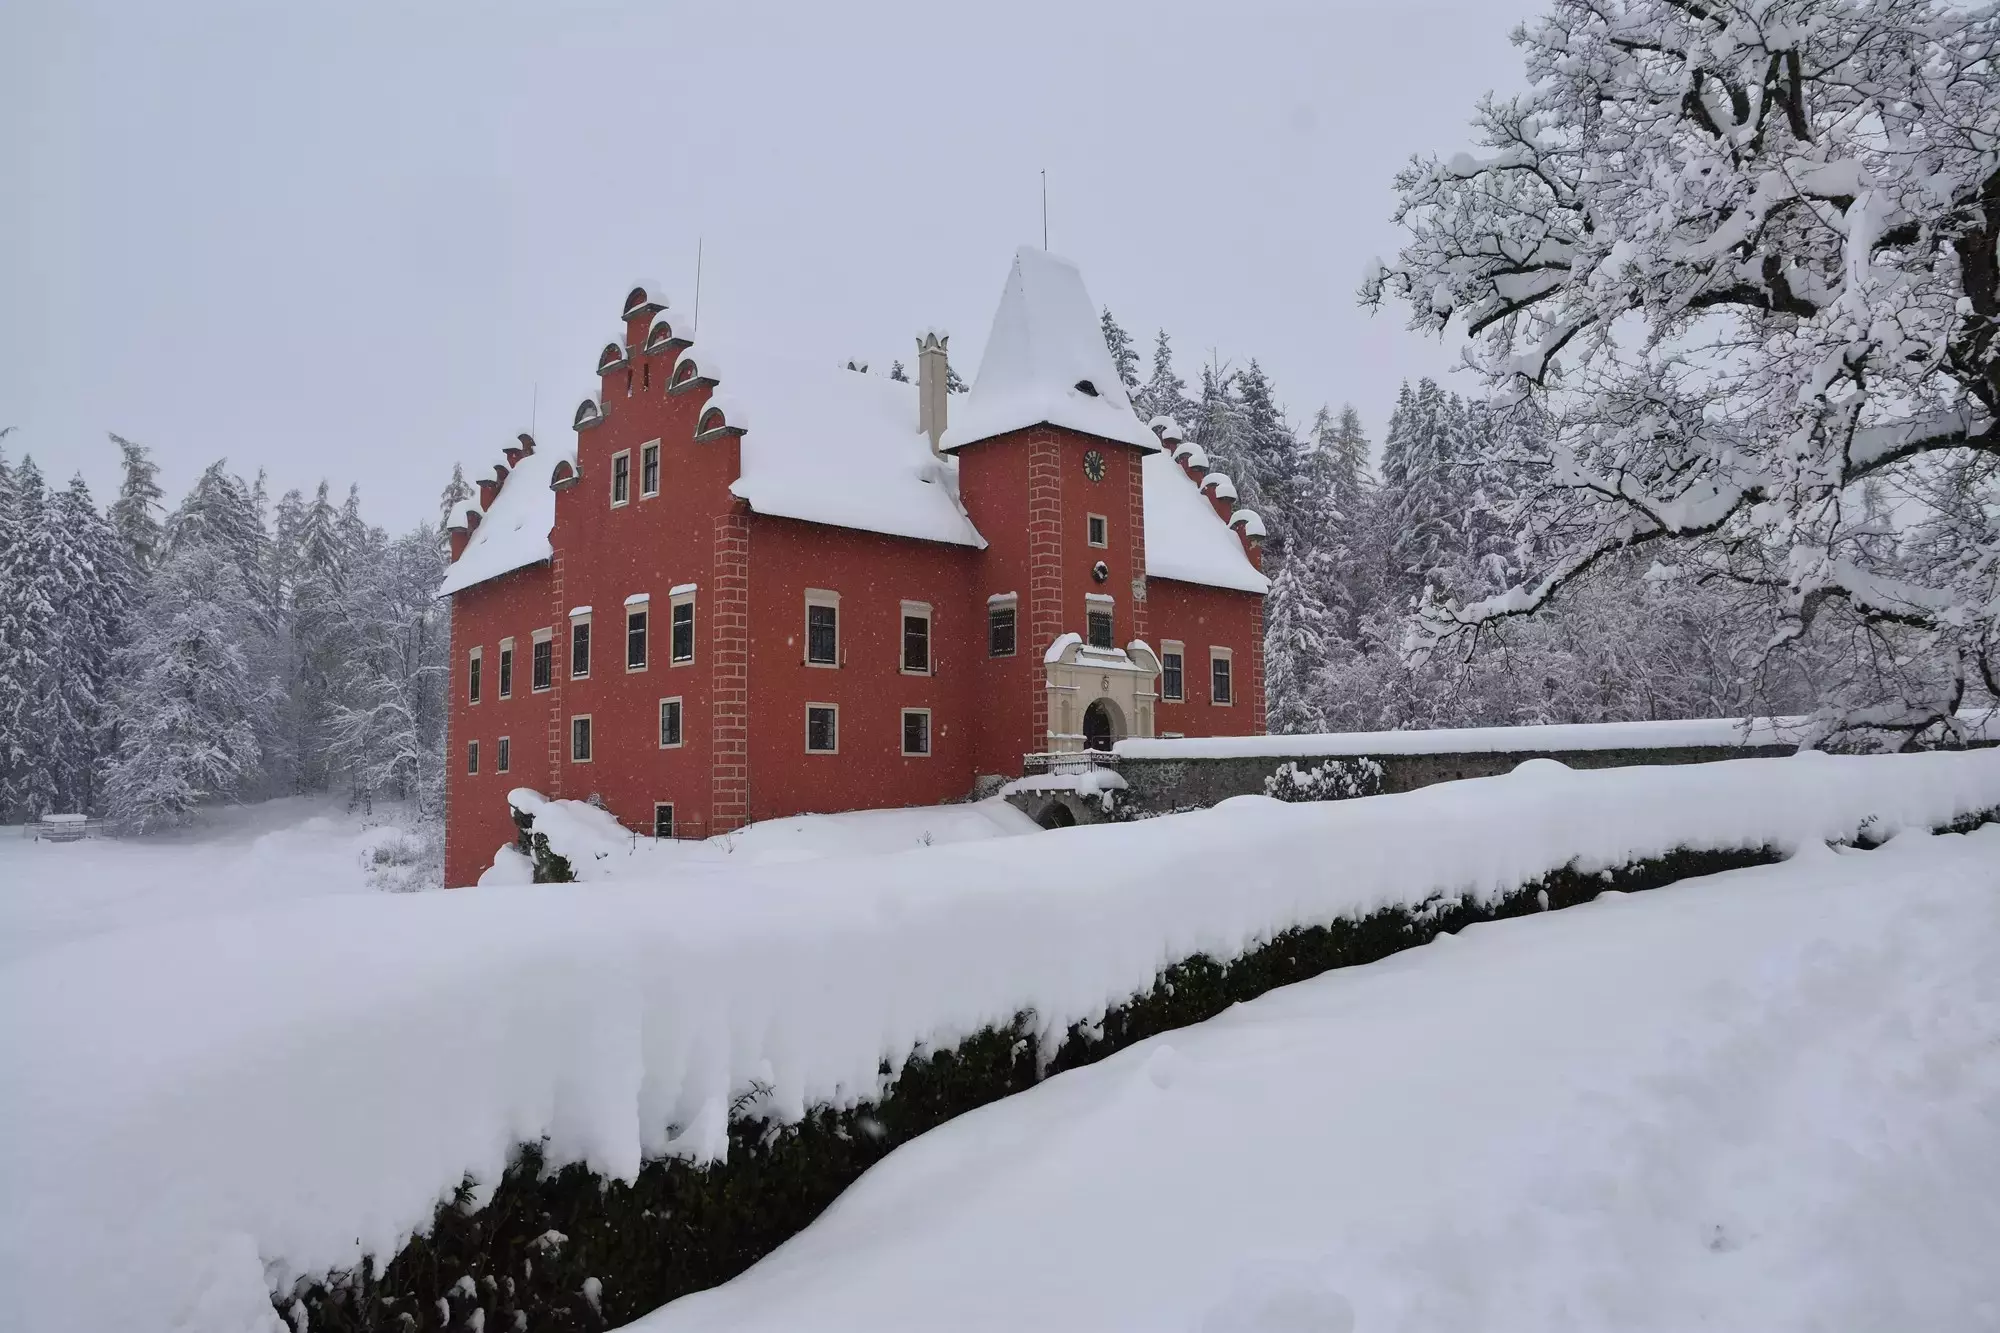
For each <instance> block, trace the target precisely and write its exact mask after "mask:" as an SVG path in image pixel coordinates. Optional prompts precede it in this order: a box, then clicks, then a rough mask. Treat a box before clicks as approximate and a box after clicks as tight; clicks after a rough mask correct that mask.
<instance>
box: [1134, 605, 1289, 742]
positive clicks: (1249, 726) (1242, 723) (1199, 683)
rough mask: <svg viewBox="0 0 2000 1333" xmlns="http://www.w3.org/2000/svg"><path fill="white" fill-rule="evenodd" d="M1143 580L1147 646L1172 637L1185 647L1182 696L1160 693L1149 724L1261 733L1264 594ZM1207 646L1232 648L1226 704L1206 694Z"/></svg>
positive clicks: (1211, 732) (1205, 732)
mask: <svg viewBox="0 0 2000 1333" xmlns="http://www.w3.org/2000/svg"><path fill="white" fill-rule="evenodd" d="M1146 586H1147V591H1148V594H1149V596H1148V601H1149V603H1150V607H1151V617H1152V625H1153V635H1154V637H1153V638H1152V640H1151V643H1152V645H1153V647H1154V648H1155V649H1159V648H1160V647H1161V645H1162V644H1164V643H1166V642H1167V641H1168V640H1172V639H1178V640H1180V641H1181V642H1182V643H1183V644H1185V645H1186V647H1187V690H1186V698H1185V699H1184V700H1183V701H1181V702H1178V703H1175V702H1170V701H1168V700H1166V699H1164V698H1163V699H1161V700H1160V703H1159V706H1158V710H1157V712H1156V713H1155V715H1154V723H1153V727H1154V730H1155V731H1156V732H1161V733H1164V732H1169V731H1173V732H1179V733H1180V734H1182V735H1184V736H1261V735H1263V734H1264V599H1263V598H1262V597H1259V596H1257V595H1256V594H1255V593H1247V592H1231V591H1229V590H1228V589H1226V588H1210V587H1207V586H1205V585H1202V584H1198V583H1182V582H1180V581H1178V580H1176V579H1162V578H1153V579H1149V580H1147V585H1146ZM1211 646H1216V647H1223V648H1229V649H1232V650H1233V651H1234V660H1235V667H1234V671H1233V678H1234V684H1235V695H1236V701H1235V702H1234V703H1232V704H1226V705H1220V704H1216V703H1215V702H1214V701H1213V700H1212V699H1211V698H1210V697H1209V696H1210V689H1209V670H1208V650H1209V648H1210V647H1211Z"/></svg>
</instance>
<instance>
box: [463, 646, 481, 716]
mask: <svg viewBox="0 0 2000 1333" xmlns="http://www.w3.org/2000/svg"><path fill="white" fill-rule="evenodd" d="M484 658H485V650H484V649H480V648H474V649H473V650H472V651H471V652H469V653H467V654H466V655H465V697H466V700H467V702H469V703H475V704H476V703H478V702H479V685H480V680H479V677H480V675H481V670H480V669H481V668H482V667H484V666H485V665H486V663H485V661H484Z"/></svg>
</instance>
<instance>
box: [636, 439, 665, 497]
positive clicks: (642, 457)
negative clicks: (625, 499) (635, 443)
mask: <svg viewBox="0 0 2000 1333" xmlns="http://www.w3.org/2000/svg"><path fill="white" fill-rule="evenodd" d="M647 454H651V455H652V456H653V489H652V490H650V491H649V490H647V489H646V455H647ZM661 461H662V460H661V458H660V442H659V441H658V440H648V441H646V443H644V444H642V445H640V446H639V498H640V499H641V500H650V499H652V498H653V497H655V496H657V495H658V494H659V493H660V484H659V483H660V477H661V475H662V467H661Z"/></svg>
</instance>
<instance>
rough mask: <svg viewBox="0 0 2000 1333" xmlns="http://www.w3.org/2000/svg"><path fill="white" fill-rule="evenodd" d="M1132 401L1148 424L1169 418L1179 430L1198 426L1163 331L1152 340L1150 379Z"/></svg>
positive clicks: (1192, 404) (1196, 417) (1192, 406)
mask: <svg viewBox="0 0 2000 1333" xmlns="http://www.w3.org/2000/svg"><path fill="white" fill-rule="evenodd" d="M1132 401H1133V403H1134V404H1135V405H1136V406H1137V407H1138V409H1139V415H1140V416H1142V417H1144V418H1146V419H1147V420H1148V421H1151V420H1152V419H1153V418H1154V417H1171V418H1173V420H1174V421H1175V422H1176V423H1177V424H1178V425H1179V426H1180V427H1181V429H1182V430H1193V429H1195V428H1196V427H1197V426H1198V425H1199V424H1200V422H1199V419H1198V412H1197V405H1196V404H1195V403H1194V402H1193V401H1191V400H1190V399H1189V398H1188V396H1187V381H1186V380H1184V379H1182V378H1181V377H1180V376H1179V375H1176V374H1175V373H1174V347H1173V341H1172V340H1171V339H1170V338H1168V337H1167V331H1166V330H1165V329H1161V330H1160V331H1159V332H1158V333H1156V334H1155V335H1154V337H1153V374H1152V377H1151V378H1150V379H1148V380H1147V381H1146V382H1145V383H1144V384H1143V385H1141V386H1140V387H1139V390H1138V392H1137V393H1136V394H1134V396H1133V399H1132Z"/></svg>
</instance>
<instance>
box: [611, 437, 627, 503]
mask: <svg viewBox="0 0 2000 1333" xmlns="http://www.w3.org/2000/svg"><path fill="white" fill-rule="evenodd" d="M621 458H622V459H624V460H625V498H624V499H622V500H621V499H619V498H618V460H619V459H621ZM630 503H632V451H631V450H630V449H620V450H619V451H618V452H617V453H615V454H613V455H611V507H612V508H613V509H623V508H624V507H625V506H626V505H628V504H630Z"/></svg>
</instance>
